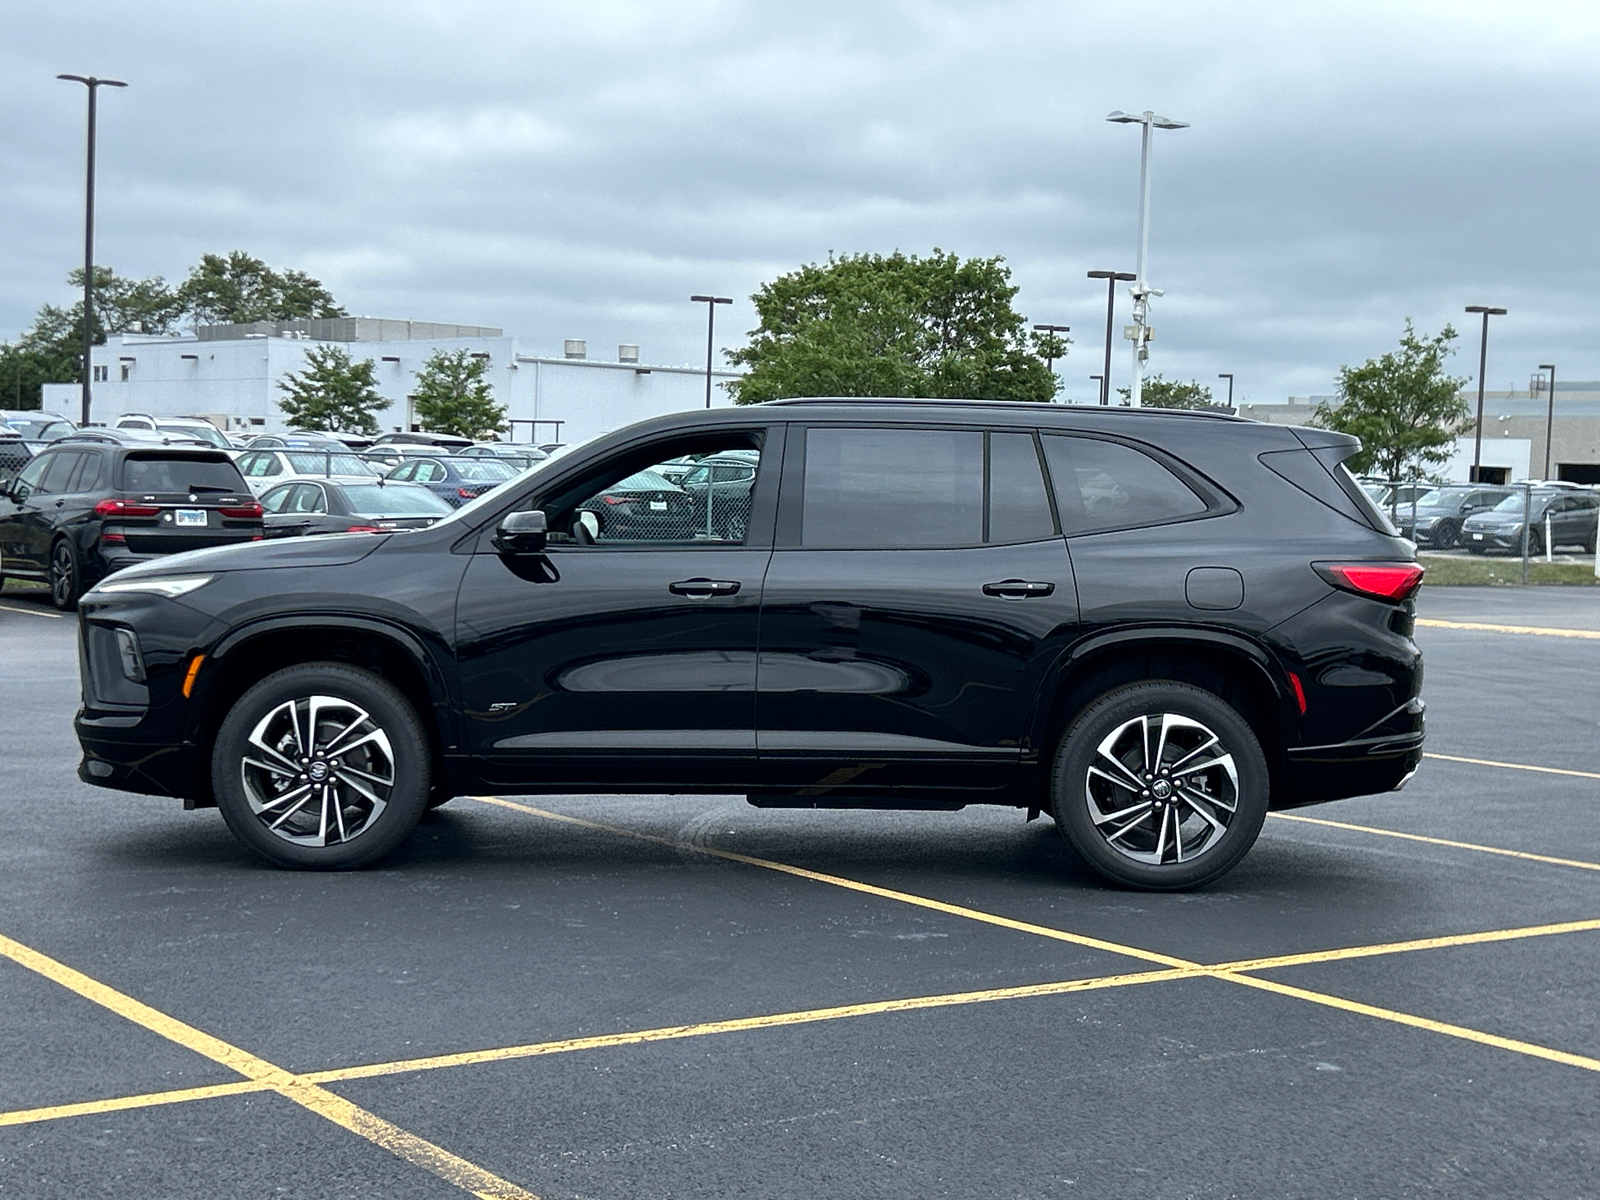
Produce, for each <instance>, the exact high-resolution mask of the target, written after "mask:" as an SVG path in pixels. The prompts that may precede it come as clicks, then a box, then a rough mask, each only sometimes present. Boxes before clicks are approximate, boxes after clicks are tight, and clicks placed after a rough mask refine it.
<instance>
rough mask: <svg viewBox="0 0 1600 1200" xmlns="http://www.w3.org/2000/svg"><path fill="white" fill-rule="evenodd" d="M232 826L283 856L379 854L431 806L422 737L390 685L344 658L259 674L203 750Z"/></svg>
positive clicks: (276, 857) (293, 859) (263, 850)
mask: <svg viewBox="0 0 1600 1200" xmlns="http://www.w3.org/2000/svg"><path fill="white" fill-rule="evenodd" d="M211 779H212V787H213V790H214V792H215V794H216V798H217V806H218V808H220V809H221V810H222V816H223V819H224V820H225V821H226V822H227V823H228V828H229V829H230V830H231V831H232V832H233V835H234V836H235V837H237V838H238V839H239V840H240V841H241V842H243V843H244V844H245V845H246V846H248V847H249V848H250V849H252V850H254V851H255V852H256V853H257V854H259V855H261V856H262V857H263V858H265V859H267V860H269V861H270V862H273V863H276V864H277V865H279V866H283V867H294V868H301V869H311V870H344V869H349V868H351V867H358V866H361V865H362V864H364V863H367V862H371V861H372V860H373V859H376V858H380V857H382V856H383V855H385V854H387V853H389V852H390V851H391V850H393V849H394V848H395V847H396V846H398V845H399V844H400V843H401V842H402V841H404V840H405V839H406V837H407V836H408V835H409V834H410V833H411V830H412V829H413V828H414V827H415V826H416V823H417V821H418V820H419V819H420V818H421V816H422V814H423V812H424V811H425V810H426V808H427V803H428V797H429V790H430V779H429V756H428V737H427V734H426V732H425V731H424V730H423V728H422V725H421V723H420V722H419V721H418V719H417V715H416V712H415V711H414V710H413V709H412V707H411V705H410V703H409V702H408V701H407V700H406V698H405V697H404V696H403V695H401V693H400V692H399V690H398V689H396V688H395V687H394V686H393V685H392V684H390V683H389V682H387V681H386V680H384V679H383V678H381V677H380V676H378V675H375V674H373V673H372V672H370V671H364V670H361V669H359V668H357V667H351V666H346V665H344V664H342V663H307V664H303V665H300V666H294V667H288V668H285V669H284V670H282V671H278V672H276V673H274V674H272V675H269V676H267V678H265V679H263V680H262V681H261V682H260V683H258V684H256V685H255V686H254V687H252V688H251V689H250V690H249V691H247V692H246V693H245V694H244V695H243V696H241V697H240V698H239V700H238V701H237V702H236V703H235V704H234V706H233V708H232V709H230V710H229V712H228V715H227V717H226V718H224V720H223V722H222V728H221V729H220V730H219V731H218V733H217V742H216V748H215V750H214V752H213V754H212V760H211Z"/></svg>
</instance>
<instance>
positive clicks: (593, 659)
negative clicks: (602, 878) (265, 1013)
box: [77, 400, 1423, 889]
mask: <svg viewBox="0 0 1600 1200" xmlns="http://www.w3.org/2000/svg"><path fill="white" fill-rule="evenodd" d="M1358 446H1359V443H1357V442H1356V440H1355V439H1353V438H1350V437H1347V436H1345V435H1342V434H1337V433H1331V432H1326V431H1321V430H1309V429H1294V428H1290V427H1286V426H1274V425H1261V424H1256V423H1254V422H1249V421H1242V420H1237V419H1233V418H1227V417H1219V416H1213V415H1209V414H1199V413H1179V412H1165V411H1154V410H1144V411H1131V410H1128V409H1122V410H1118V409H1103V408H1098V407H1096V408H1072V407H1058V406H1048V405H1036V404H1026V403H977V402H951V401H928V402H922V401H888V402H872V401H859V400H857V401H845V400H818V401H789V402H780V403H771V404H764V405H758V406H754V407H749V408H737V409H724V410H717V411H706V412H697V413H692V414H680V415H675V416H671V417H663V418H659V419H656V420H652V421H647V422H644V423H642V424H639V425H635V426H633V427H631V428H628V429H625V430H621V431H619V432H616V433H613V434H611V435H608V436H606V437H603V438H600V439H598V440H596V441H594V442H591V443H590V444H588V445H587V446H585V447H584V448H582V449H580V450H576V451H574V452H572V453H570V454H568V455H566V456H564V457H561V458H557V459H552V460H551V461H550V462H548V463H544V464H541V465H540V466H539V467H537V468H536V469H535V470H533V471H532V472H531V473H529V474H527V475H525V476H523V477H521V478H519V479H517V480H515V481H514V482H513V483H511V484H507V485H506V486H504V487H502V488H500V489H498V490H496V491H494V492H491V493H489V494H487V495H485V496H483V497H481V498H480V499H478V500H476V501H474V502H472V503H470V504H467V505H465V506H464V507H462V508H460V509H458V510H456V512H454V513H453V514H452V515H451V516H450V517H448V518H447V519H445V520H442V521H440V522H439V523H438V524H436V525H433V526H431V527H430V528H427V529H422V530H417V531H415V532H410V533H403V534H391V535H373V534H358V535H333V536H329V537H320V538H310V539H295V540H293V541H289V542H268V543H266V544H265V545H263V546H259V547H254V548H249V549H223V550H210V551H201V552H199V553H196V554H189V555H185V556H183V557H181V558H178V559H174V560H170V561H168V562H165V563H161V564H151V565H148V566H144V567H138V568H135V569H134V570H131V571H128V572H124V573H122V574H120V575H118V576H117V577H116V578H114V579H111V580H108V581H107V582H106V583H104V584H102V585H101V586H100V587H98V588H96V589H95V590H93V591H91V592H90V593H89V594H88V595H87V596H85V597H84V600H83V604H82V606H81V617H80V622H81V625H82V630H83V635H82V647H83V656H84V658H83V681H84V697H83V708H82V710H81V712H80V713H79V715H78V718H77V731H78V736H79V739H80V740H81V742H82V744H83V748H84V758H83V763H82V766H81V768H80V771H79V773H80V775H81V776H82V778H83V779H85V780H87V781H88V782H90V783H95V784H100V785H102V786H105V787H114V788H123V789H127V790H130V791H139V792H151V793H157V794H163V795H170V796H180V797H182V798H183V799H184V802H185V807H201V806H208V805H212V804H216V805H219V806H220V807H221V809H222V813H223V816H224V818H225V819H226V820H227V823H228V825H229V826H230V828H231V829H232V830H233V832H234V833H235V835H236V836H238V837H239V839H240V840H241V841H243V842H244V843H245V844H246V845H247V846H249V847H250V848H252V849H253V850H255V851H257V852H258V853H260V854H261V855H263V856H265V857H266V858H268V859H270V860H271V861H273V862H276V863H280V864H283V865H286V866H293V867H350V866H354V865H356V864H359V863H362V862H366V861H368V860H370V859H372V858H374V857H376V856H378V855H381V854H384V853H385V852H387V851H389V850H391V849H393V848H394V847H395V846H397V845H398V844H399V843H400V842H401V841H402V840H403V839H404V838H406V836H407V835H408V834H409V833H410V831H411V829H412V828H413V826H414V825H415V824H416V822H417V820H418V818H419V817H420V816H421V815H422V813H423V811H424V810H425V809H426V808H427V807H428V806H429V805H431V804H439V803H443V802H444V801H446V800H448V799H449V798H450V797H452V796H455V795H461V794H466V793H473V792H478V793H484V792H488V793H502V794H517V793H570V792H638V793H670V792H701V793H704V792H722V793H735V794H740V795H744V796H746V797H748V799H749V800H750V802H751V803H752V804H755V805H758V806H762V807H805V808H811V807H820V808H834V807H866V808H877V809H934V810H937V809H953V808H960V807H961V806H963V805H965V804H974V803H983V804H999V805H1009V806H1013V807H1016V808H1019V809H1023V810H1027V811H1028V812H1029V813H1030V815H1034V814H1037V813H1038V812H1040V811H1043V812H1047V813H1050V814H1051V815H1052V816H1053V817H1054V818H1055V821H1056V823H1057V825H1058V827H1059V828H1060V830H1061V832H1062V833H1063V834H1064V835H1065V837H1066V838H1067V840H1068V841H1069V842H1070V843H1071V845H1072V846H1073V847H1074V848H1075V849H1076V850H1077V852H1078V853H1079V854H1080V855H1082V856H1083V858H1084V859H1085V860H1087V861H1088V862H1089V863H1090V864H1091V865H1092V866H1093V867H1094V868H1095V869H1096V870H1098V871H1100V872H1101V873H1102V874H1104V875H1105V876H1108V877H1109V878H1111V879H1113V880H1117V881H1120V882H1121V883H1123V884H1126V885H1129V886H1135V887H1143V888H1158V889H1169V888H1184V887H1192V886H1195V885H1198V884H1200V883H1204V882H1206V881H1207V880H1211V879H1214V878H1216V877H1217V876H1219V875H1221V874H1222V873H1223V872H1225V871H1227V870H1228V869H1229V868H1231V867H1232V866H1233V865H1234V864H1235V863H1237V862H1238V861H1239V859H1240V858H1241V857H1242V856H1243V855H1244V853H1245V852H1246V850H1248V849H1249V847H1250V845H1251V844H1252V843H1253V842H1254V840H1255V838H1256V835H1257V833H1258V831H1259V830H1260V828H1261V824H1262V821H1263V819H1264V818H1265V816H1266V813H1267V810H1268V809H1269V808H1288V807H1292V806H1295V805H1302V804H1311V803H1315V802H1317V801H1322V800H1333V799H1338V798H1340V797H1344V796H1355V795H1362V794H1366V793H1371V792H1381V791H1388V790H1391V789H1394V788H1398V787H1399V786H1400V785H1402V784H1403V783H1404V782H1405V781H1406V780H1407V779H1408V778H1409V777H1410V775H1411V773H1412V772H1413V771H1414V770H1415V769H1416V767H1417V764H1418V762H1419V761H1420V759H1421V756H1422V737H1423V733H1422V726H1423V717H1422V711H1423V704H1422V700H1421V698H1420V696H1419V694H1418V692H1419V689H1420V687H1421V682H1422V661H1421V656H1420V654H1419V652H1418V650H1417V647H1416V645H1415V644H1414V643H1413V642H1412V640H1411V632H1412V621H1413V613H1414V606H1413V603H1412V601H1411V599H1410V597H1411V595H1412V593H1413V592H1414V591H1415V589H1416V587H1417V585H1418V583H1419V581H1420V579H1421V574H1422V572H1421V570H1420V568H1419V567H1418V566H1417V565H1416V563H1415V562H1414V561H1413V556H1412V552H1411V544H1410V543H1409V542H1406V541H1404V540H1402V539H1401V538H1399V537H1398V536H1397V534H1396V532H1395V531H1394V529H1393V527H1392V526H1389V525H1388V524H1387V522H1386V521H1385V519H1384V517H1383V515H1382V514H1381V513H1379V512H1378V511H1377V510H1376V509H1374V508H1373V506H1372V503H1371V501H1370V500H1369V499H1368V498H1367V497H1366V495H1365V493H1363V492H1362V491H1361V489H1360V487H1359V486H1358V485H1357V484H1356V482H1355V480H1354V479H1353V478H1352V477H1351V476H1350V475H1349V474H1348V472H1346V471H1345V469H1344V468H1343V467H1342V466H1341V465H1340V464H1341V463H1342V461H1343V460H1344V459H1345V458H1347V457H1348V456H1349V455H1350V454H1352V453H1353V452H1354V451H1355V450H1356V449H1357V448H1358ZM729 452H737V453H736V455H735V456H736V457H737V458H739V459H741V460H743V461H746V462H749V463H750V464H751V465H752V466H753V467H754V479H753V483H754V487H753V489H752V491H751V493H750V508H749V514H748V520H747V521H742V522H739V523H737V525H732V524H724V523H720V522H718V521H717V520H716V519H715V514H696V513H689V514H687V515H688V518H689V519H687V520H684V521H672V522H662V523H658V524H653V525H651V524H645V523H640V524H639V525H636V526H632V525H630V526H629V527H628V528H627V529H626V530H625V531H623V532H622V533H621V534H618V533H614V532H613V531H612V530H610V529H608V528H607V527H606V526H605V525H603V524H602V525H600V526H599V527H598V528H596V526H595V522H594V520H593V509H594V501H595V498H596V497H599V496H603V495H605V494H607V492H608V491H610V490H611V489H612V488H613V487H614V485H615V484H617V483H618V482H619V481H622V480H625V479H628V478H630V477H633V476H636V475H638V474H639V473H640V472H647V471H652V470H653V469H654V468H657V467H660V466H663V465H667V464H671V463H672V462H673V461H674V460H681V459H682V457H683V456H685V455H689V456H692V457H694V458H695V459H703V458H706V457H707V456H710V455H722V454H727V453H729ZM658 473H659V472H658ZM685 494H686V495H688V496H689V497H690V498H691V502H698V503H700V504H702V505H704V504H707V503H712V504H714V503H716V494H715V492H714V491H712V490H711V489H701V490H699V491H698V492H687V493H685ZM695 497H698V500H697V501H696V500H695V499H694V498H695ZM647 503H650V502H648V501H647ZM655 503H662V504H663V505H667V504H669V503H670V502H669V501H656V502H655ZM662 511H667V510H666V509H665V508H664V509H663V510H662Z"/></svg>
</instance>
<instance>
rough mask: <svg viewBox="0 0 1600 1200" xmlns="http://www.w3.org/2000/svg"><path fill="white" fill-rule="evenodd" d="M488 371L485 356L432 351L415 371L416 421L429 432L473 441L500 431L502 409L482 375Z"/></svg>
mask: <svg viewBox="0 0 1600 1200" xmlns="http://www.w3.org/2000/svg"><path fill="white" fill-rule="evenodd" d="M488 370H489V360H488V359H487V358H474V357H472V355H471V354H469V353H468V352H467V351H465V350H436V351H435V352H434V353H433V354H432V355H431V356H430V357H429V358H428V361H427V362H425V363H423V364H422V370H420V371H418V372H417V390H416V392H415V393H414V395H413V396H412V411H413V412H414V413H416V416H417V423H418V424H419V425H421V426H422V427H423V428H424V429H426V430H429V431H431V432H433V433H453V434H455V435H457V436H458V437H469V438H472V439H473V440H474V441H480V440H484V439H487V438H492V437H494V436H495V435H496V434H498V433H500V432H501V431H502V430H503V429H504V428H505V424H506V410H505V408H504V406H502V405H499V404H496V403H495V402H494V387H493V386H492V385H491V384H490V383H489V381H488V379H487V378H485V375H486V374H487V372H488Z"/></svg>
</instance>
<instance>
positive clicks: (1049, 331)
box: [1034, 325, 1072, 399]
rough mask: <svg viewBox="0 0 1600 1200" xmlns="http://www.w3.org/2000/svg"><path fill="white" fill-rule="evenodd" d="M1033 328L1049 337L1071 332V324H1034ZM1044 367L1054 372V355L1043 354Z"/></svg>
mask: <svg viewBox="0 0 1600 1200" xmlns="http://www.w3.org/2000/svg"><path fill="white" fill-rule="evenodd" d="M1034 329H1035V330H1037V331H1038V332H1040V333H1043V334H1046V335H1048V336H1050V337H1054V336H1055V335H1056V334H1058V333H1071V332H1072V326H1071V325H1035V326H1034ZM1044 369H1045V370H1046V371H1049V372H1050V373H1051V374H1052V375H1053V374H1055V369H1056V359H1055V355H1053V354H1046V355H1045V356H1044ZM1054 398H1055V397H1054V396H1052V397H1051V399H1054Z"/></svg>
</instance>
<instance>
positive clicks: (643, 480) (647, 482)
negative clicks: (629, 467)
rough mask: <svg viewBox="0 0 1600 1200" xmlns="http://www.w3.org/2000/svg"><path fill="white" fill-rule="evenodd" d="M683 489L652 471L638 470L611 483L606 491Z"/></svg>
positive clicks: (676, 490) (674, 490)
mask: <svg viewBox="0 0 1600 1200" xmlns="http://www.w3.org/2000/svg"><path fill="white" fill-rule="evenodd" d="M682 490H683V489H682V488H680V487H679V486H678V485H677V484H675V483H673V482H672V481H671V480H669V479H667V478H666V477H665V476H663V475H658V474H657V473H656V472H654V471H640V472H638V473H637V474H635V475H629V476H628V477H627V478H626V479H624V480H622V481H621V482H620V483H613V484H612V485H611V486H610V487H608V488H607V489H606V491H608V492H681V491H682Z"/></svg>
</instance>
